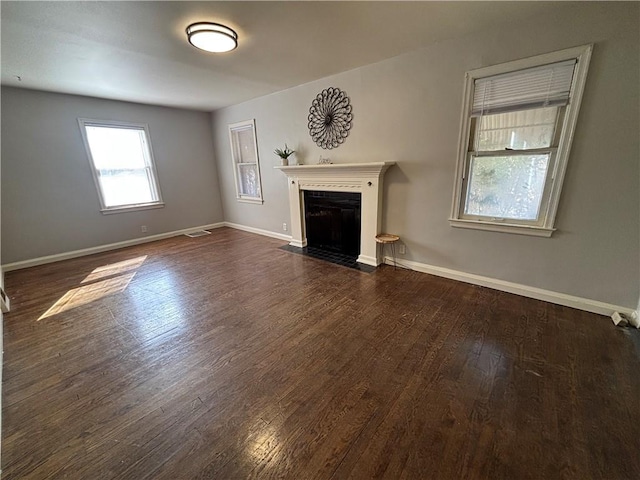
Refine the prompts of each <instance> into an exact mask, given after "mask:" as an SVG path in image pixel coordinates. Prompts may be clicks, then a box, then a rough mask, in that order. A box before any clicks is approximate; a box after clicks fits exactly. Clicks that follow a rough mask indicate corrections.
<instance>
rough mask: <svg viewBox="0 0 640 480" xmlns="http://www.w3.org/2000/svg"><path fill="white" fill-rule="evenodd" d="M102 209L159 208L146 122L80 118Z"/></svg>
mask: <svg viewBox="0 0 640 480" xmlns="http://www.w3.org/2000/svg"><path fill="white" fill-rule="evenodd" d="M78 122H79V123H80V131H81V132H82V138H83V140H84V143H85V147H86V149H87V155H88V156H89V160H90V161H91V167H92V171H93V177H94V180H95V182H96V187H97V189H98V197H99V199H100V205H101V211H102V212H103V213H113V212H118V211H123V210H134V209H145V208H156V207H161V206H163V205H164V204H163V203H162V199H161V197H160V188H159V186H158V179H157V176H156V172H155V166H154V163H153V155H152V153H151V145H150V143H149V130H148V127H147V125H138V124H130V123H118V122H105V121H98V120H87V119H79V120H78Z"/></svg>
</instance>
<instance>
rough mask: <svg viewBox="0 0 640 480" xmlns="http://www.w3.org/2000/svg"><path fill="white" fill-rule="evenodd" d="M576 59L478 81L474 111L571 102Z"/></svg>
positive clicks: (517, 108) (501, 110)
mask: <svg viewBox="0 0 640 480" xmlns="http://www.w3.org/2000/svg"><path fill="white" fill-rule="evenodd" d="M575 65H576V60H566V61H562V62H557V63H551V64H548V65H542V66H539V67H534V68H527V69H524V70H518V71H515V72H509V73H503V74H500V75H494V76H491V77H485V78H478V79H476V80H475V81H474V92H473V107H472V115H473V116H479V115H487V114H491V113H501V112H509V111H514V110H522V109H527V108H542V107H548V106H561V105H567V104H568V103H569V96H570V92H571V83H572V81H573V73H574V69H575Z"/></svg>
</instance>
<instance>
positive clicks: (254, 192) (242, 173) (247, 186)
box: [238, 165, 260, 198]
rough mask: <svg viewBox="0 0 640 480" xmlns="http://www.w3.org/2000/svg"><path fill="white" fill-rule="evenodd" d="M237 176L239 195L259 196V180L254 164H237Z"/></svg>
mask: <svg viewBox="0 0 640 480" xmlns="http://www.w3.org/2000/svg"><path fill="white" fill-rule="evenodd" d="M238 177H239V178H238V181H239V183H240V195H246V196H248V197H256V198H259V197H260V182H259V181H258V168H257V166H256V165H239V166H238Z"/></svg>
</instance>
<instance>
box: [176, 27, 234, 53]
mask: <svg viewBox="0 0 640 480" xmlns="http://www.w3.org/2000/svg"><path fill="white" fill-rule="evenodd" d="M187 38H188V39H189V43H190V44H191V45H193V46H194V47H196V48H199V49H200V50H205V51H207V52H214V53H223V52H230V51H231V50H233V49H234V48H236V47H237V46H238V34H237V33H236V32H234V31H233V30H231V29H230V28H229V27H225V26H224V25H220V24H219V23H211V22H198V23H192V24H191V25H189V26H188V27H187Z"/></svg>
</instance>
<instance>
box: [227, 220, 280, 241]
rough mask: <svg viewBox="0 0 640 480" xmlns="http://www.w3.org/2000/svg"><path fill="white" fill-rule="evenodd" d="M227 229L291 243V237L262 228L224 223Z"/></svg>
mask: <svg viewBox="0 0 640 480" xmlns="http://www.w3.org/2000/svg"><path fill="white" fill-rule="evenodd" d="M223 223H224V226H225V227H230V228H235V229H236V230H242V231H243V232H249V233H257V234H258V235H264V236H265V237H271V238H277V239H278V240H284V241H286V242H290V241H291V235H285V234H284V233H277V232H272V231H270V230H263V229H261V228H255V227H247V226H246V225H240V224H239V223H231V222H223Z"/></svg>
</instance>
